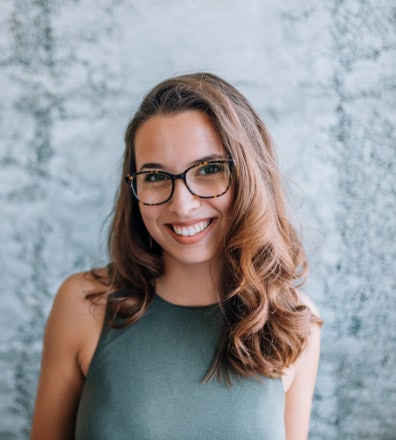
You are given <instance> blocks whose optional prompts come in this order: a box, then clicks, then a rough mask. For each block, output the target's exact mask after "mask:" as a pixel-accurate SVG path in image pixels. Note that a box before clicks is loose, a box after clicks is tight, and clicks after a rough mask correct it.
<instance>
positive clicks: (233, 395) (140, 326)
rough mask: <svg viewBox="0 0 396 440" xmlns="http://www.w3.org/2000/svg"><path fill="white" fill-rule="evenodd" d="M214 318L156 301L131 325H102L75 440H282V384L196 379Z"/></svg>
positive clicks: (216, 313)
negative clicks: (116, 326) (227, 383)
mask: <svg viewBox="0 0 396 440" xmlns="http://www.w3.org/2000/svg"><path fill="white" fill-rule="evenodd" d="M221 321H222V320H221V312H220V309H219V307H218V305H212V306H205V307H186V306H178V305H175V304H171V303H169V302H167V301H165V300H164V299H162V298H161V297H160V296H155V298H154V300H153V302H152V304H151V305H150V307H149V309H148V311H147V312H146V314H145V315H144V316H143V317H142V318H141V319H139V320H138V321H137V322H136V323H135V324H133V325H131V326H128V327H125V328H122V329H113V328H109V327H108V326H107V325H105V326H104V328H103V331H102V334H101V336H100V339H99V343H98V346H97V348H96V351H95V354H94V356H93V359H92V362H91V365H90V367H89V371H88V375H87V378H86V382H85V385H84V388H83V391H82V395H81V399H80V403H79V408H78V413H77V420H76V440H242V439H243V440H258V439H260V440H284V439H285V432H284V392H283V386H282V381H281V379H270V378H266V377H260V379H259V380H255V379H248V378H241V377H239V376H236V375H234V376H232V377H231V380H232V385H231V386H227V385H226V384H225V383H223V382H220V381H218V380H216V379H213V380H211V381H209V382H204V383H203V382H202V379H203V377H204V376H205V373H206V372H207V370H208V367H209V365H210V363H211V361H212V358H213V354H214V351H215V348H216V345H217V341H218V338H219V335H220V332H221Z"/></svg>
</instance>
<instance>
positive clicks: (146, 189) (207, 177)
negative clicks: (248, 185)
mask: <svg viewBox="0 0 396 440" xmlns="http://www.w3.org/2000/svg"><path fill="white" fill-rule="evenodd" d="M233 164H234V161H233V160H232V159H222V160H210V161H207V162H201V163H198V164H196V165H193V166H191V167H189V168H187V169H186V170H184V171H183V172H182V173H180V174H171V173H168V172H166V171H159V170H148V171H139V172H134V173H131V174H128V175H127V176H125V182H126V183H127V184H128V185H129V186H130V187H131V188H132V192H133V195H134V196H135V197H136V198H137V200H139V202H141V203H142V204H143V205H162V204H163V203H166V202H167V201H168V200H170V199H171V197H172V195H173V192H174V189H175V181H176V180H177V179H182V180H183V182H184V184H185V185H186V187H187V189H188V190H189V191H190V193H191V194H193V195H194V196H197V197H200V198H202V199H212V198H215V197H220V196H222V195H223V194H225V193H226V192H227V191H228V189H229V187H230V185H231V175H232V166H233Z"/></svg>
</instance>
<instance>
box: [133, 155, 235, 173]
mask: <svg viewBox="0 0 396 440" xmlns="http://www.w3.org/2000/svg"><path fill="white" fill-rule="evenodd" d="M224 159H227V158H226V157H225V156H224V155H223V154H209V155H207V156H204V157H200V158H198V159H195V160H193V161H192V162H190V163H189V164H188V165H187V168H188V167H190V166H193V165H196V164H199V163H201V162H209V161H211V160H224ZM143 169H150V170H165V169H166V166H164V165H162V164H160V163H159V162H146V163H144V164H143V165H142V166H141V167H140V169H139V171H142V170H143Z"/></svg>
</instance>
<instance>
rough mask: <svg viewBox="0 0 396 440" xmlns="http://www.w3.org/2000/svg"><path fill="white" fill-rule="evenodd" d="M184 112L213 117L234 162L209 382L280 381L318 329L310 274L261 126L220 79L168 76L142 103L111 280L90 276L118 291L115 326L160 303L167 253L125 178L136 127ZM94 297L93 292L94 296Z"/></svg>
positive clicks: (119, 210) (112, 299)
mask: <svg viewBox="0 0 396 440" xmlns="http://www.w3.org/2000/svg"><path fill="white" fill-rule="evenodd" d="M186 110H198V111H202V112H204V113H205V114H207V115H208V116H209V118H210V119H211V121H212V122H213V124H214V127H215V129H216V131H217V133H218V135H219V136H220V139H221V141H222V144H223V146H224V149H225V151H226V153H227V154H228V155H229V156H230V157H231V158H232V159H233V160H234V162H235V167H234V170H233V172H234V176H233V179H234V180H233V188H234V194H235V201H234V209H233V212H232V218H231V222H230V224H231V225H232V226H231V228H230V230H229V231H228V233H227V236H226V239H225V243H224V249H223V252H224V260H225V264H224V270H223V273H222V278H221V279H222V289H221V294H222V298H221V304H220V307H221V310H222V315H223V318H224V326H223V331H222V334H221V336H220V339H219V341H218V347H217V350H216V353H215V355H214V358H213V361H212V364H211V365H210V366H208V367H209V368H208V371H207V374H206V376H205V379H207V380H209V379H211V378H213V377H218V378H219V379H220V378H221V377H225V378H226V380H227V381H229V378H230V373H231V372H234V373H237V374H239V375H241V376H246V377H258V375H264V376H267V377H272V378H275V377H280V376H281V375H282V373H283V372H284V370H285V368H287V367H289V366H290V365H291V364H292V363H293V362H294V361H295V360H296V359H297V357H298V356H299V354H300V353H301V352H302V351H303V349H304V347H305V345H306V342H307V339H308V337H309V334H310V325H311V322H313V321H316V322H319V323H320V319H319V318H317V317H315V316H314V315H313V314H312V313H311V311H310V309H309V308H308V307H307V306H305V305H304V304H303V303H302V301H301V298H300V295H299V293H298V291H297V288H298V287H299V285H300V284H301V283H302V281H303V280H304V278H305V275H306V272H307V261H306V257H305V253H304V250H303V247H302V244H301V241H300V240H299V238H298V236H297V233H296V231H295V229H294V227H293V226H292V225H291V223H290V222H289V220H288V218H287V215H286V209H285V197H284V194H283V190H282V185H281V178H280V172H279V168H278V165H277V160H276V157H275V152H274V149H273V145H272V142H271V139H270V136H269V133H268V131H267V129H266V127H265V126H264V123H263V122H262V120H261V119H260V117H259V116H258V114H257V113H256V112H255V111H254V109H253V108H252V106H251V105H250V103H249V102H248V101H247V99H246V98H245V97H244V96H242V95H241V93H240V92H239V91H238V90H237V89H235V88H234V87H233V86H231V85H230V84H229V83H227V82H226V81H224V80H222V79H221V78H219V77H217V76H215V75H213V74H209V73H195V74H189V75H182V76H178V77H174V78H171V79H168V80H166V81H164V82H162V83H160V84H159V85H157V86H156V87H154V88H153V89H152V90H151V91H150V92H149V93H148V94H147V96H146V97H145V98H144V100H143V102H142V103H141V105H140V107H139V109H138V110H137V112H136V114H135V116H134V117H133V119H132V120H131V122H130V123H129V125H128V128H127V130H126V135H125V146H126V148H125V155H124V164H123V170H122V176H121V182H120V186H119V191H118V194H117V196H116V204H115V208H114V218H113V222H112V224H111V228H110V234H109V241H108V249H109V255H110V260H111V263H110V265H109V271H108V276H107V277H103V276H100V275H99V274H98V272H97V271H95V270H93V271H92V272H93V274H94V275H95V277H96V278H97V279H100V281H101V282H102V283H103V284H106V285H107V286H111V290H112V291H115V290H118V291H120V292H121V293H118V294H117V295H109V297H108V310H109V312H110V316H111V317H112V325H113V326H114V327H117V326H125V325H129V324H132V323H134V322H136V321H137V320H138V319H139V318H140V317H141V316H143V314H144V313H145V312H146V310H147V308H148V307H149V305H150V303H151V301H152V300H153V297H154V289H155V280H156V278H158V277H159V276H160V275H161V273H162V272H163V263H162V257H161V249H160V248H159V246H158V245H156V244H155V243H154V246H153V247H150V237H149V235H148V232H147V230H146V228H145V226H144V224H143V220H142V217H141V215H140V210H139V205H138V202H137V201H136V199H135V198H134V197H132V196H131V193H130V188H129V187H128V186H127V185H126V184H125V183H124V181H123V179H122V177H123V176H124V175H126V174H128V173H130V172H131V171H135V170H136V169H135V155H134V141H135V136H136V132H137V130H138V129H139V127H141V126H142V124H144V122H145V121H147V120H148V119H149V118H151V117H153V116H155V115H169V114H174V113H178V112H182V111H186ZM93 296H95V295H90V297H91V299H92V297H93ZM120 317H122V318H123V319H122V320H121V322H120V320H119V319H118V318H120Z"/></svg>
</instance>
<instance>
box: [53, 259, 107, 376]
mask: <svg viewBox="0 0 396 440" xmlns="http://www.w3.org/2000/svg"><path fill="white" fill-rule="evenodd" d="M105 276H106V269H105V268H101V269H96V270H95V271H94V272H92V271H89V272H79V273H75V274H72V275H70V276H68V277H67V278H66V279H65V280H64V281H63V283H62V284H61V286H60V288H59V290H58V292H57V294H56V296H55V298H54V302H53V305H52V309H51V312H50V315H49V318H48V321H47V330H46V333H47V338H49V339H54V340H58V341H59V340H62V341H63V343H64V344H66V345H67V346H68V348H69V350H70V352H74V353H75V354H76V356H77V358H78V360H79V364H80V367H81V370H82V372H83V373H84V374H85V373H86V372H87V370H88V367H89V363H90V359H91V357H92V355H93V352H94V350H95V347H96V345H97V342H98V339H99V336H100V333H101V330H102V327H103V322H104V319H105V315H106V303H107V295H106V286H105V285H104V284H103V283H101V282H100V279H101V277H105ZM102 279H103V278H102ZM101 292H103V295H98V296H95V294H100V293H101ZM92 295H93V296H92ZM64 335H67V338H66V337H65V336H64Z"/></svg>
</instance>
